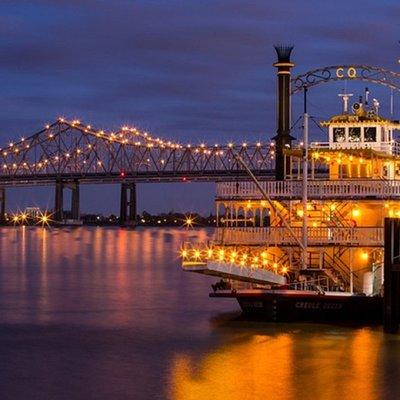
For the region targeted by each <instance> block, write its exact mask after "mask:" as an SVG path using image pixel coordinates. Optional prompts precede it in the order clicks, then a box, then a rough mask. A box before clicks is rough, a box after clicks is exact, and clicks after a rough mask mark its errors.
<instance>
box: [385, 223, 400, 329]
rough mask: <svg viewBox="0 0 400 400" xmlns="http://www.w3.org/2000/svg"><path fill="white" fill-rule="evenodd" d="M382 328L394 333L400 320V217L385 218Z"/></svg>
mask: <svg viewBox="0 0 400 400" xmlns="http://www.w3.org/2000/svg"><path fill="white" fill-rule="evenodd" d="M384 246H385V258H384V297H383V306H384V314H383V328H384V331H385V332H388V333H396V332H397V331H398V330H399V322H400V257H399V256H400V219H398V218H385V236H384Z"/></svg>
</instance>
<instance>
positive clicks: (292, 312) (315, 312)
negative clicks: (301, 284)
mask: <svg viewBox="0 0 400 400" xmlns="http://www.w3.org/2000/svg"><path fill="white" fill-rule="evenodd" d="M210 297H231V298H236V299H237V301H238V302H239V305H240V307H241V309H242V311H243V313H244V314H245V315H248V316H252V317H257V318H261V319H263V320H267V321H313V322H318V321H352V322H374V323H379V322H381V321H382V318H383V299H382V297H367V296H362V295H353V296H349V295H340V294H337V295H331V294H330V295H324V294H315V293H304V292H297V293H296V292H295V291H286V292H282V293H277V292H273V291H271V292H265V291H258V290H256V291H253V292H252V291H245V292H228V291H226V292H225V293H222V292H217V293H211V294H210Z"/></svg>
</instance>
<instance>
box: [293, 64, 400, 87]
mask: <svg viewBox="0 0 400 400" xmlns="http://www.w3.org/2000/svg"><path fill="white" fill-rule="evenodd" d="M343 80H349V81H355V80H356V81H364V82H371V83H376V84H378V85H383V86H386V87H389V88H390V89H393V90H397V91H399V92H400V73H398V72H393V71H390V70H387V69H384V68H378V67H371V66H368V65H332V66H329V67H324V68H318V69H314V70H312V71H308V72H306V73H305V74H302V75H298V76H296V77H294V78H292V79H291V88H292V89H291V94H295V93H298V92H301V91H302V90H303V89H304V88H310V87H313V86H317V85H319V84H321V83H326V82H330V81H343Z"/></svg>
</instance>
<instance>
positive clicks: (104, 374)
mask: <svg viewBox="0 0 400 400" xmlns="http://www.w3.org/2000/svg"><path fill="white" fill-rule="evenodd" d="M211 235H212V231H210V230H196V231H186V230H180V229H137V230H126V229H118V228H85V227H81V228H76V229H68V228H65V229H55V230H43V229H41V228H38V227H35V228H32V227H26V228H21V227H17V228H0V354H1V357H2V365H3V367H2V368H0V382H1V385H0V398H1V399H3V398H4V399H7V398H9V399H13V400H14V399H26V398H30V399H43V398H51V399H52V400H53V399H65V398H73V399H88V398H96V399H100V400H102V399H107V400H108V399H113V400H118V399H121V400H122V399H123V400H126V399H135V400H140V399H146V400H147V399H153V398H154V399H156V398H157V399H158V398H160V399H165V398H169V399H175V400H181V399H182V400H183V399H185V400H187V399H189V400H190V399H193V400H197V399H202V400H203V399H232V400H235V399H241V400H242V399H268V400H270V399H272V400H274V399H279V400H285V399H290V400H294V399H296V400H297V399H306V400H307V399H313V400H315V399H335V400H337V399H340V400H350V399H363V400H364V399H365V400H372V399H379V400H381V399H397V398H400V391H399V387H398V386H397V382H399V381H400V335H399V336H397V335H395V336H385V335H383V334H382V333H381V330H380V328H376V329H372V328H371V329H367V328H350V327H337V326H329V325H310V324H308V325H306V324H304V325H298V324H296V325H294V324H293V325H290V324H287V325H285V324H276V325H275V324H267V323H262V322H246V321H243V320H242V319H241V318H240V317H239V315H240V313H239V312H238V306H237V304H236V302H234V301H231V300H229V299H225V300H224V299H210V298H208V291H209V289H210V283H211V282H213V281H214V280H215V279H214V278H212V277H206V276H202V275H197V274H190V273H185V272H182V271H181V270H180V269H179V267H178V264H179V260H178V258H177V254H178V250H179V248H180V246H181V243H182V242H183V241H185V240H188V239H193V240H198V241H206V240H207V239H209V238H210V237H211Z"/></svg>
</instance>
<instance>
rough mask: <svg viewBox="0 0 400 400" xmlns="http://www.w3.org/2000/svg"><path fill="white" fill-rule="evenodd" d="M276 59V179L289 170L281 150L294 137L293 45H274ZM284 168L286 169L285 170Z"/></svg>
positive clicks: (282, 176)
mask: <svg viewBox="0 0 400 400" xmlns="http://www.w3.org/2000/svg"><path fill="white" fill-rule="evenodd" d="M274 47H275V50H276V54H277V56H278V61H277V62H276V63H274V67H276V68H277V77H278V98H277V126H278V129H277V131H276V132H277V135H276V136H275V137H274V138H273V139H275V143H276V165H275V176H276V179H277V180H283V179H284V178H285V175H286V173H288V172H290V165H289V162H288V163H286V167H285V156H284V154H283V150H284V149H285V148H287V147H291V144H292V140H294V138H293V137H292V136H290V114H291V104H290V70H291V68H293V67H294V64H293V63H292V62H291V61H290V54H291V53H292V50H293V46H283V45H279V46H274ZM285 169H286V171H285Z"/></svg>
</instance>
